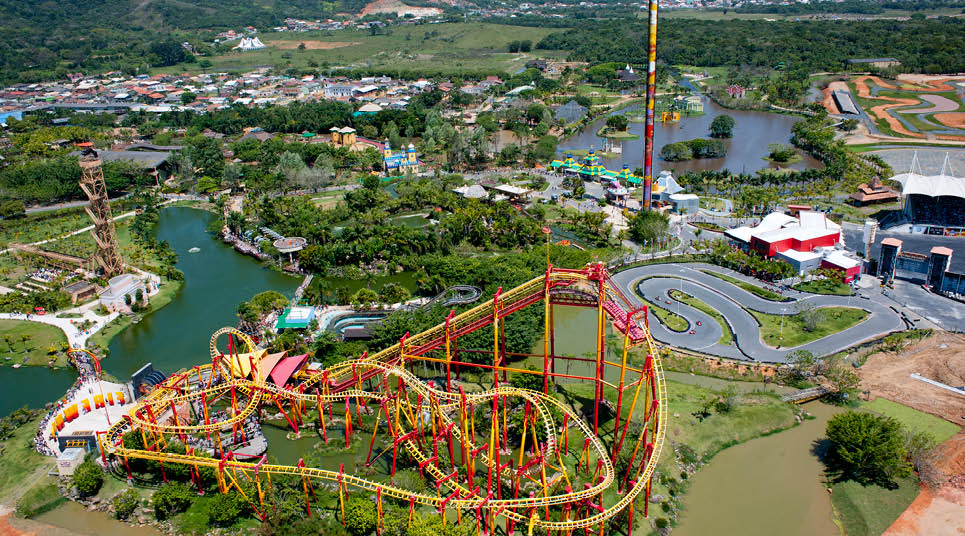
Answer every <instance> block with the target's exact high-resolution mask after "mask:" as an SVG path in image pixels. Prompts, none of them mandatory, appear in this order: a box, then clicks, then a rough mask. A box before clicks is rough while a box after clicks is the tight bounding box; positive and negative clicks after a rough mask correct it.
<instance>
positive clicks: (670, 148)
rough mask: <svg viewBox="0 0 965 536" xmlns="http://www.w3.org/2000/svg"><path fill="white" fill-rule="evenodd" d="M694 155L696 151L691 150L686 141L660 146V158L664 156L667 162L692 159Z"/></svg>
mask: <svg viewBox="0 0 965 536" xmlns="http://www.w3.org/2000/svg"><path fill="white" fill-rule="evenodd" d="M693 157H694V153H693V151H691V150H690V146H689V145H688V144H687V143H686V142H682V141H678V142H675V143H668V144H666V145H664V146H663V147H661V148H660V158H663V159H664V160H666V161H667V162H681V161H683V160H691V159H693Z"/></svg>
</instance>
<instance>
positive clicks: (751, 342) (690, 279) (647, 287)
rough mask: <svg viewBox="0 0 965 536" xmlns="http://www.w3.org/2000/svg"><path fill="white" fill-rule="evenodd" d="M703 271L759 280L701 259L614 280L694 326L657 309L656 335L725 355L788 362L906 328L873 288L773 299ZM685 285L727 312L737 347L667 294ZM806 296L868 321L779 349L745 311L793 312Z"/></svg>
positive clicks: (640, 270) (817, 305) (653, 326)
mask: <svg viewBox="0 0 965 536" xmlns="http://www.w3.org/2000/svg"><path fill="white" fill-rule="evenodd" d="M701 270H712V271H717V272H720V273H725V274H727V275H730V276H733V277H738V278H740V279H743V280H745V281H748V282H752V283H755V284H759V283H757V282H755V281H754V280H753V279H751V278H747V277H744V276H742V275H740V274H738V273H736V272H733V271H730V270H727V269H724V268H720V267H718V266H713V265H709V264H702V263H688V264H658V265H650V266H641V267H638V268H632V269H630V270H626V271H623V272H620V273H617V274H615V275H614V276H613V280H614V282H615V283H617V284H618V285H619V286H620V287H621V288H622V289H623V290H624V292H626V294H627V295H628V296H632V297H634V298H636V297H637V296H638V292H637V291H638V288H639V291H640V292H641V293H642V294H643V295H644V296H646V297H647V299H649V300H651V301H657V300H658V299H659V303H660V304H661V305H662V306H663V307H664V308H667V309H669V310H671V311H674V312H676V311H678V309H679V311H680V315H681V316H682V317H684V318H685V319H686V320H687V321H688V322H689V323H690V325H691V329H692V330H693V331H694V334H693V335H690V334H689V330H688V331H686V332H683V333H676V332H673V331H670V330H668V329H667V328H665V327H664V326H663V325H662V324H660V322H659V321H658V320H657V318H656V317H655V316H654V315H653V313H650V319H649V320H650V327H651V330H652V331H653V336H654V338H655V339H657V340H659V341H661V342H664V343H667V344H671V345H673V346H679V347H683V348H688V349H691V350H698V351H701V352H704V353H709V354H714V355H721V356H724V357H734V358H745V359H747V358H749V359H752V360H755V361H766V362H774V363H780V362H784V361H785V360H786V356H787V354H788V353H790V352H791V351H793V350H798V349H803V350H808V351H810V352H813V353H814V354H815V355H828V354H832V353H835V352H838V351H840V350H843V349H845V348H848V347H851V346H853V345H855V344H858V343H860V342H863V341H865V340H868V339H872V338H875V337H878V336H880V335H884V334H886V333H889V332H892V331H896V330H901V329H904V328H905V323H904V322H903V321H902V319H901V317H900V316H899V315H898V314H897V313H896V312H895V311H894V310H893V309H891V308H890V307H889V306H888V303H887V301H886V299H885V298H884V297H882V296H881V294H880V293H879V292H877V290H876V289H874V288H871V289H865V290H863V291H861V292H860V293H859V294H858V296H857V297H853V298H848V297H846V296H823V295H816V294H806V293H801V292H796V291H791V292H790V293H789V294H787V295H788V297H790V298H792V300H791V301H788V302H772V301H768V300H765V299H763V298H760V297H758V296H756V295H755V294H752V293H750V292H747V291H746V290H744V289H742V288H740V287H737V286H736V285H733V284H731V283H728V282H726V281H723V280H721V279H718V278H716V277H713V276H711V275H708V274H705V273H703V272H701ZM645 278H646V279H645ZM681 278H682V279H683V281H681ZM644 279H645V280H644ZM641 280H643V281H641ZM681 286H682V288H683V291H684V293H686V294H690V295H692V296H694V297H696V298H698V299H700V300H701V301H703V302H705V303H707V304H708V305H710V306H711V307H713V308H714V309H716V310H717V311H720V313H721V314H723V316H724V318H725V319H726V321H727V323H728V324H729V325H730V326H731V328H732V331H733V332H734V334H735V339H736V346H722V345H720V344H718V343H717V341H718V339H719V338H720V336H721V329H720V326H719V325H718V324H717V322H716V321H715V320H714V319H713V318H711V317H710V316H709V315H707V314H705V313H702V312H701V311H698V310H696V309H694V308H692V307H689V306H687V305H684V304H679V303H677V302H675V301H674V300H672V299H671V298H670V297H669V296H668V291H669V290H670V289H675V288H676V289H680V288H681ZM668 300H669V301H671V304H670V305H667V304H666V301H668ZM802 301H807V302H808V303H809V304H811V305H813V306H814V307H815V308H821V307H832V306H839V307H840V306H848V305H850V306H852V307H858V308H861V309H864V310H866V311H868V312H869V313H870V315H869V316H868V318H867V319H866V320H865V321H864V322H861V323H860V324H858V325H856V326H853V327H851V328H849V329H846V330H844V331H840V332H838V333H835V334H832V335H829V336H827V337H824V338H822V339H819V340H816V341H813V342H810V343H808V344H805V345H802V346H799V347H796V348H781V349H777V348H773V347H770V346H767V345H765V344H764V343H763V341H761V338H760V326H759V324H758V323H757V320H756V319H755V318H754V317H753V316H752V315H751V314H750V313H749V312H747V310H745V308H747V309H753V310H755V311H760V312H765V313H770V314H777V315H781V314H786V315H793V314H796V313H797V303H798V302H802ZM698 321H699V322H701V324H702V325H701V326H697V325H696V323H697V322H698Z"/></svg>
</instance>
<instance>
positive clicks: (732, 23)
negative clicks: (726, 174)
mask: <svg viewBox="0 0 965 536" xmlns="http://www.w3.org/2000/svg"><path fill="white" fill-rule="evenodd" d="M647 32H648V30H647V25H646V24H645V23H643V22H639V23H626V24H619V25H615V23H614V22H612V21H610V22H605V23H604V22H587V23H586V24H584V25H582V26H581V28H580V29H578V30H566V31H562V32H556V33H553V34H550V35H548V36H547V37H546V38H544V39H543V40H542V41H540V42H539V43H537V45H536V48H538V49H550V50H567V51H570V52H571V56H572V57H573V58H574V59H581V60H587V61H594V62H596V61H626V62H629V63H637V64H646V58H647ZM659 37H660V43H659V46H658V47H657V57H658V60H662V61H663V62H664V63H667V64H671V65H677V64H682V65H697V66H700V67H715V66H723V65H743V66H774V65H776V64H778V63H780V62H783V63H784V64H785V65H786V66H787V67H788V68H789V69H795V70H797V69H804V70H807V71H808V72H817V71H839V70H843V69H844V67H845V63H844V62H845V60H847V59H849V58H867V57H880V56H891V57H895V58H898V59H899V60H901V62H902V66H903V68H904V69H905V70H909V71H914V72H925V73H948V72H960V71H963V70H965V20H963V19H959V18H950V17H943V18H938V19H928V20H905V21H898V20H875V21H863V22H854V21H809V22H774V21H763V20H729V21H710V20H706V21H703V20H694V19H666V20H664V21H662V22H661V24H660V29H659Z"/></svg>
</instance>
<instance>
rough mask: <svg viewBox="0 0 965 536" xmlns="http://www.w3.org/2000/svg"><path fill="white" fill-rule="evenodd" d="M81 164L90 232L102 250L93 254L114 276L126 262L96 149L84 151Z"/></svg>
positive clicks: (107, 271) (108, 272)
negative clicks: (90, 224)
mask: <svg viewBox="0 0 965 536" xmlns="http://www.w3.org/2000/svg"><path fill="white" fill-rule="evenodd" d="M79 164H80V169H81V172H82V174H81V178H80V182H79V183H78V184H79V185H80V189H81V190H83V191H84V193H85V194H87V198H88V199H89V200H90V203H89V204H88V206H86V207H84V209H85V210H86V211H87V215H88V216H90V219H91V220H93V222H94V228H93V229H92V230H91V232H90V234H91V235H92V236H93V237H94V242H96V243H97V247H98V248H99V249H100V251H99V252H98V253H97V254H95V255H94V260H96V261H97V264H100V265H101V268H103V269H104V275H106V276H107V277H114V276H115V275H118V274H120V273H121V270H122V269H123V263H122V262H121V256H120V253H119V252H118V249H119V248H118V247H117V233H116V232H115V230H114V217H113V216H111V205H110V203H108V199H107V186H106V185H105V184H104V170H103V169H101V159H100V157H99V156H97V153H96V152H95V151H93V150H90V151H85V152H84V154H83V155H82V156H81V157H80V160H79Z"/></svg>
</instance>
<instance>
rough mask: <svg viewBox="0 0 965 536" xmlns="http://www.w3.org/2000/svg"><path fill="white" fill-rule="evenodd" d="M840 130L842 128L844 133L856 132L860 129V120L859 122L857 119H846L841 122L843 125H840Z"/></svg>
mask: <svg viewBox="0 0 965 536" xmlns="http://www.w3.org/2000/svg"><path fill="white" fill-rule="evenodd" d="M838 128H840V129H841V130H843V131H845V132H854V131H855V130H857V129H858V120H857V119H845V120H844V121H841V124H840V125H838Z"/></svg>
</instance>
